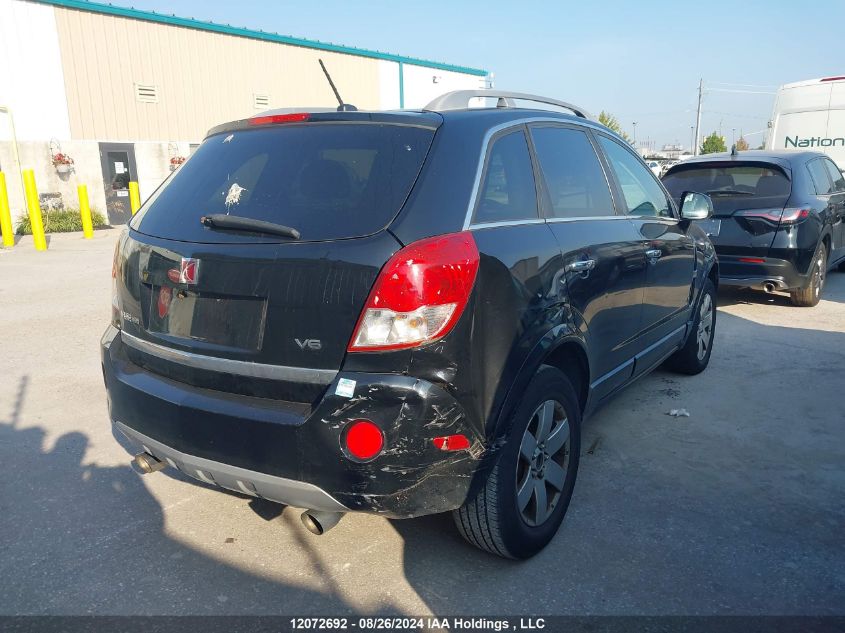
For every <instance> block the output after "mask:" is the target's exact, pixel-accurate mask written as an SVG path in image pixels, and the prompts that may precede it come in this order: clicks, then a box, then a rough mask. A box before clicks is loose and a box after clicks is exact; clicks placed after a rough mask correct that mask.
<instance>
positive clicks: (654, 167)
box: [646, 160, 660, 178]
mask: <svg viewBox="0 0 845 633" xmlns="http://www.w3.org/2000/svg"><path fill="white" fill-rule="evenodd" d="M646 165H648V168H649V169H650V170H651V173H653V174H654V175H655V176H657V177H658V178H659V177H660V163H658V162H657V161H656V160H650V161H647V162H646Z"/></svg>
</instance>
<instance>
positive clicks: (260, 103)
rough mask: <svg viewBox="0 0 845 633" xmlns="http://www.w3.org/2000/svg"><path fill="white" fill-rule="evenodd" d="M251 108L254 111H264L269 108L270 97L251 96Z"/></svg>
mask: <svg viewBox="0 0 845 633" xmlns="http://www.w3.org/2000/svg"><path fill="white" fill-rule="evenodd" d="M252 107H253V108H255V109H256V110H266V109H267V108H269V107H270V95H259V94H254V95H252Z"/></svg>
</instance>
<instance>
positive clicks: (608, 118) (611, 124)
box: [599, 110, 633, 143]
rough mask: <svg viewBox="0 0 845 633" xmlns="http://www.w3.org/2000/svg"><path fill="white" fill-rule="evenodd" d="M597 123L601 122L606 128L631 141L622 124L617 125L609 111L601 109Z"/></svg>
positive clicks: (617, 122)
mask: <svg viewBox="0 0 845 633" xmlns="http://www.w3.org/2000/svg"><path fill="white" fill-rule="evenodd" d="M599 123H601V124H602V125H603V126H605V127H606V128H609V129H610V130H612V131H613V132H616V133H617V134H618V135H619V136H621V137H622V138H624V139H625V140H626V141H628V142H629V143H631V142H633V141H632V140H631V137H630V136H628V134H627V133H626V132H625V130H623V129H622V126H621V125H619V121H617V120H616V117H615V116H613V115H612V114H611V113H610V112H605V111H604V110H602V111H601V112H600V113H599Z"/></svg>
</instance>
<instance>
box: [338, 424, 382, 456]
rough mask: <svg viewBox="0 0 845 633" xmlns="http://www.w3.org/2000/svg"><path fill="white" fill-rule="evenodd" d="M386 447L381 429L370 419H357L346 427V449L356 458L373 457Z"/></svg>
mask: <svg viewBox="0 0 845 633" xmlns="http://www.w3.org/2000/svg"><path fill="white" fill-rule="evenodd" d="M383 447H384V436H383V435H382V434H381V429H380V428H378V427H377V426H376V425H375V424H374V423H372V422H370V421H369V420H355V421H354V422H352V423H351V424H350V425H349V426H348V427H346V450H347V451H348V452H349V454H350V455H352V457H355V458H356V459H361V460H366V459H372V458H373V457H375V456H376V455H378V454H379V453H380V452H381V449H382V448H383Z"/></svg>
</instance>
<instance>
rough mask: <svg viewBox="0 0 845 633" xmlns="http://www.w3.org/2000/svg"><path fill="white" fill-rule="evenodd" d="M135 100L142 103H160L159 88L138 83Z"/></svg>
mask: <svg viewBox="0 0 845 633" xmlns="http://www.w3.org/2000/svg"><path fill="white" fill-rule="evenodd" d="M135 99H137V100H138V101H140V102H141V103H158V86H154V85H152V84H139V83H136V84H135Z"/></svg>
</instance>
